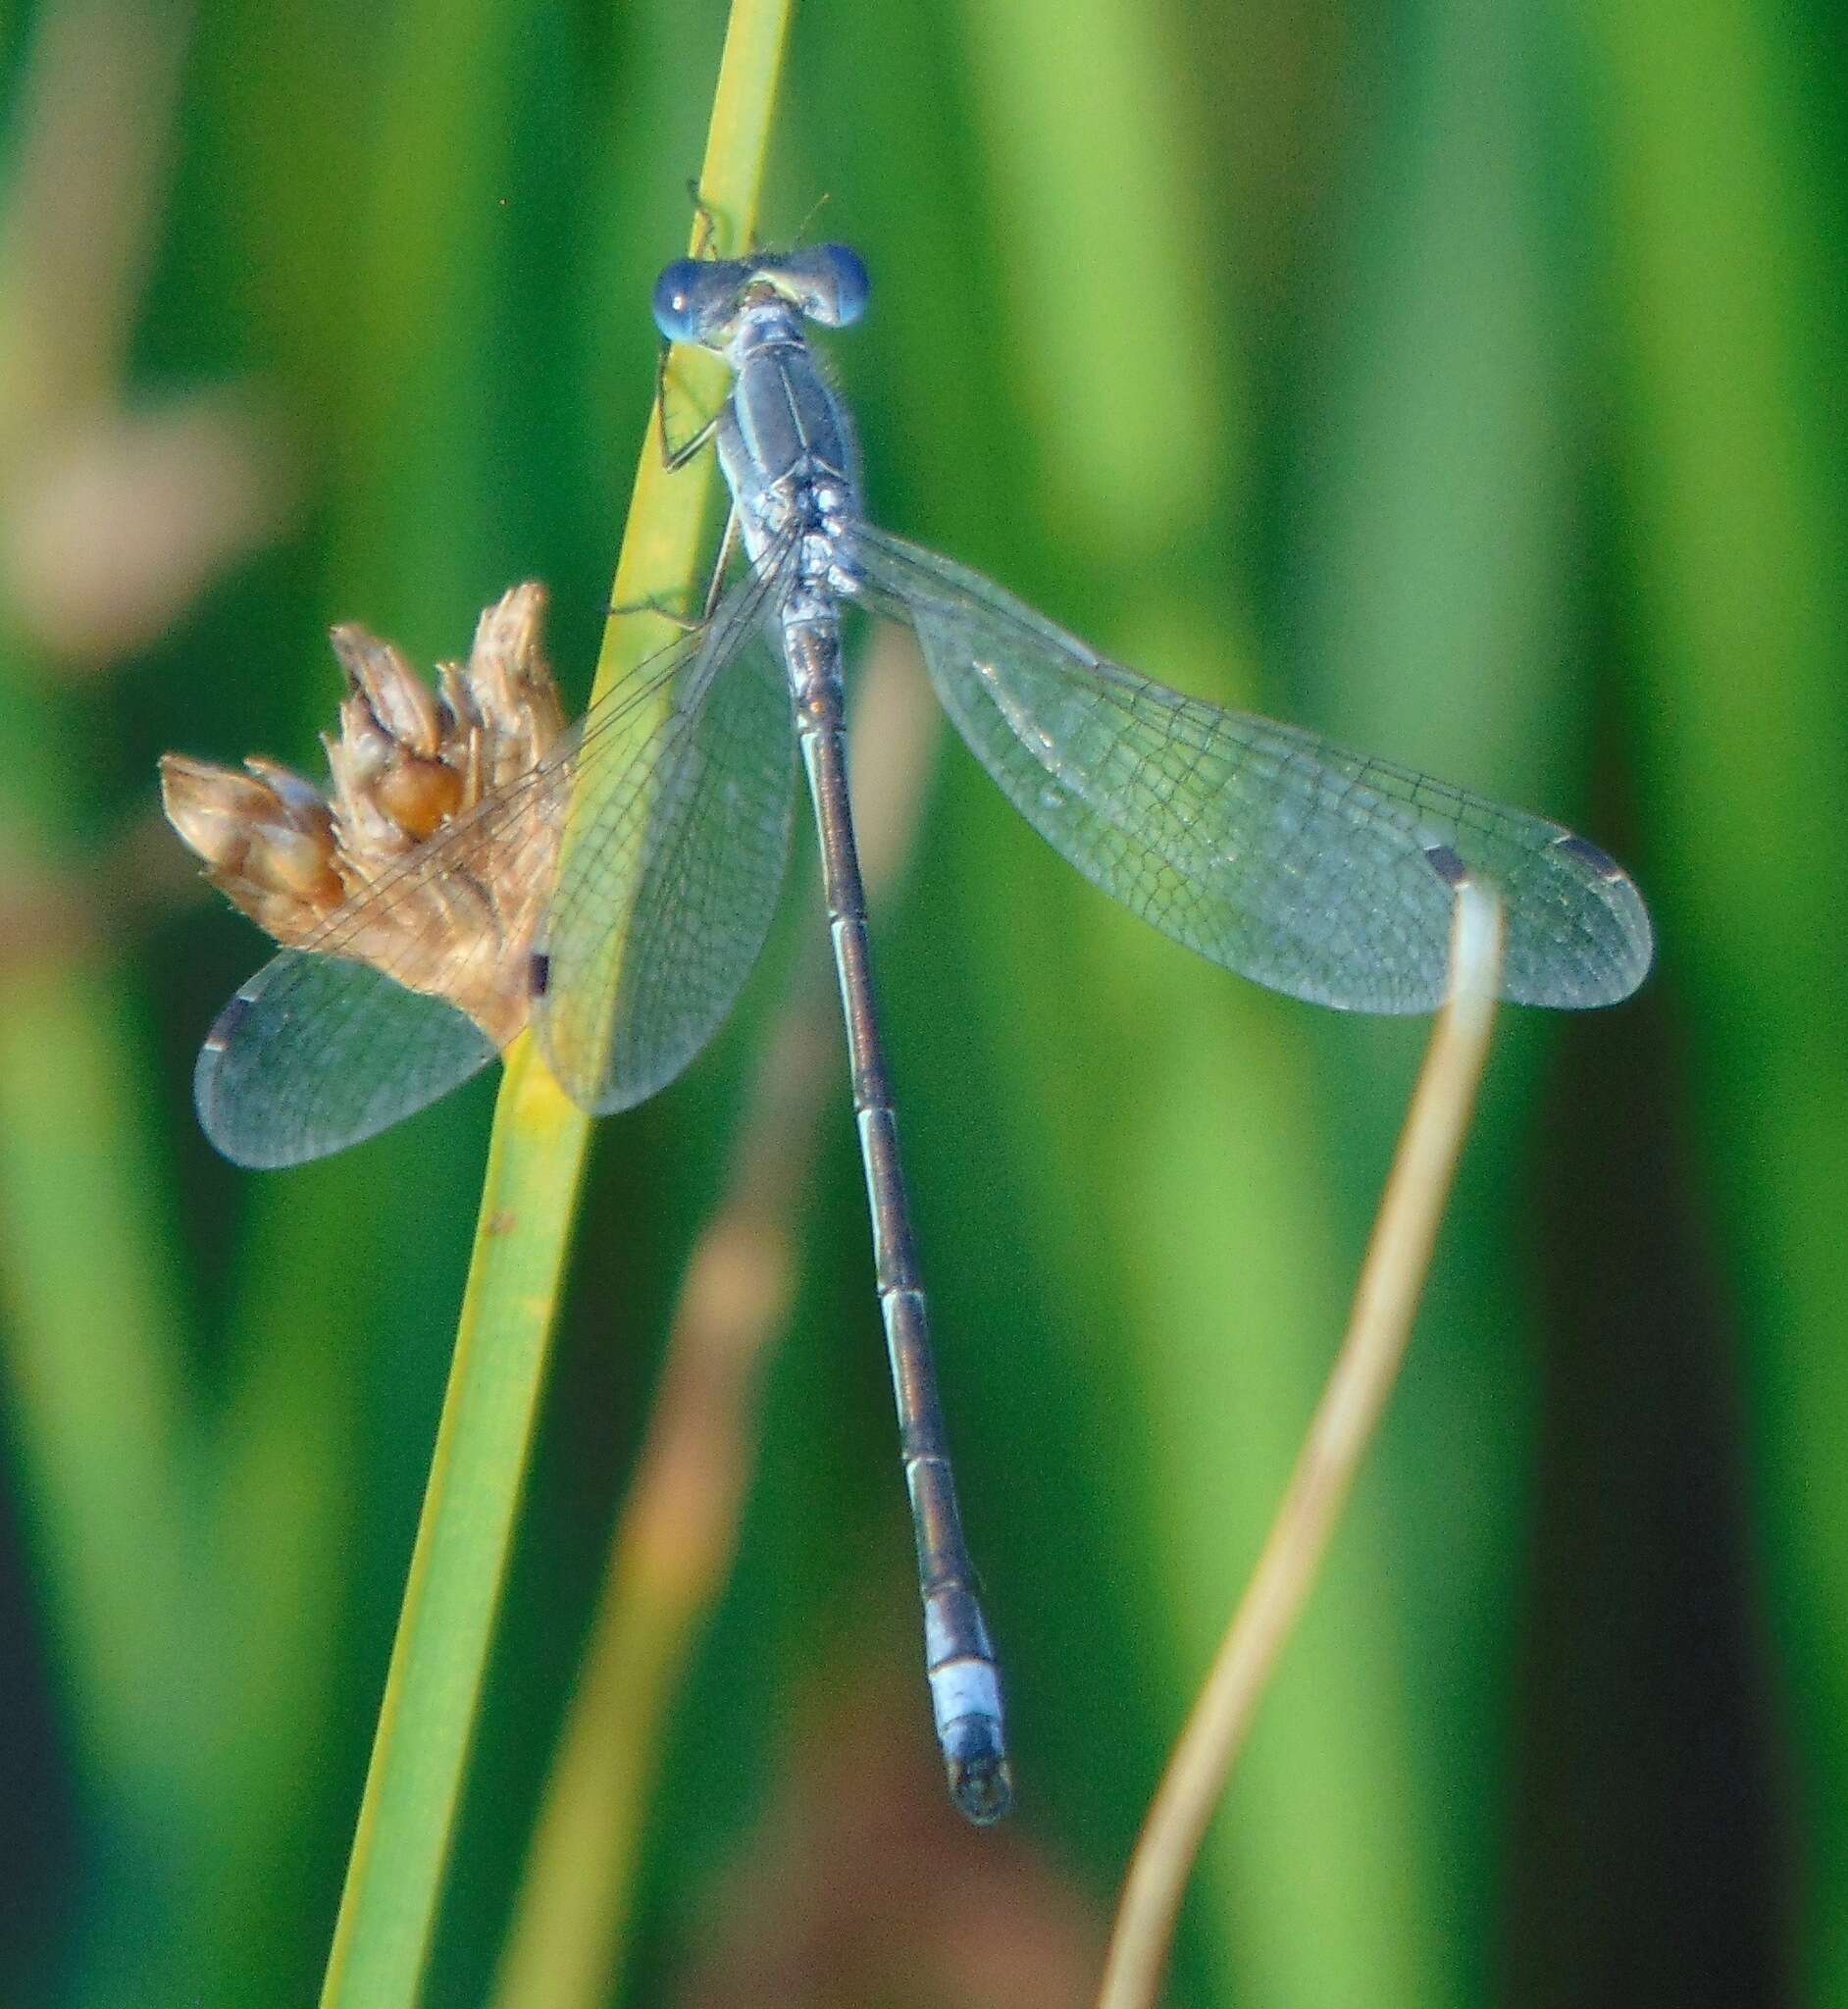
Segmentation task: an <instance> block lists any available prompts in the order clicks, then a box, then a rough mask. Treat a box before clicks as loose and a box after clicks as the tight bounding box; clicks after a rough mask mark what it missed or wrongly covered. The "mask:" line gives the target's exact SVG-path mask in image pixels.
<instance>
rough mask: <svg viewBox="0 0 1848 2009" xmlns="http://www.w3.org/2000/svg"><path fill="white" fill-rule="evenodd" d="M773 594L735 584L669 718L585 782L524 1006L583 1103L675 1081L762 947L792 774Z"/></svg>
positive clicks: (780, 870)
mask: <svg viewBox="0 0 1848 2009" xmlns="http://www.w3.org/2000/svg"><path fill="white" fill-rule="evenodd" d="M775 599H776V588H775V581H774V576H773V575H772V576H770V577H769V584H768V588H767V589H766V583H765V581H764V580H758V579H753V580H750V581H747V582H746V583H745V584H744V586H741V587H739V588H736V589H734V591H733V592H732V594H731V595H730V597H729V598H728V599H727V600H725V601H724V602H723V603H722V604H721V606H720V608H719V610H718V612H717V613H716V614H715V615H714V616H713V619H712V622H711V624H710V627H709V628H708V629H707V631H706V642H705V644H704V646H703V648H702V650H701V653H700V655H699V657H698V659H697V660H696V661H695V663H694V665H693V671H692V674H691V675H690V678H689V680H688V683H689V689H688V693H687V696H686V699H685V702H684V703H683V704H682V706H681V707H680V708H679V711H678V713H677V716H676V717H675V719H674V720H673V721H672V722H671V724H670V725H669V727H667V728H666V729H664V730H663V729H659V728H655V727H649V728H648V730H649V731H650V732H651V733H653V734H654V735H655V737H654V739H653V743H652V745H651V746H650V747H649V748H648V750H647V752H646V753H645V754H639V755H638V757H635V758H631V759H626V760H621V761H615V760H604V761H602V762H601V763H600V764H599V766H598V767H597V768H596V770H594V771H593V772H592V771H587V773H586V774H585V776H584V778H583V781H582V783H581V785H580V799H579V803H578V808H577V812H576V815H575V818H574V821H573V824H572V830H571V835H570V837H569V839H568V840H567V843H566V851H565V860H564V864H563V867H562V870H561V872H560V875H559V881H558V888H557V891H556V893H555V894H554V895H553V897H552V901H551V904H550V907H549V909H548V910H547V913H546V917H545V921H544V924H543V926H542V929H541V932H540V940H539V952H540V953H539V956H538V957H537V958H536V959H535V967H536V970H537V971H539V972H540V973H541V975H542V986H541V988H540V989H539V998H538V1000H537V1003H536V1004H535V1014H534V1015H535V1018H536V1020H537V1023H538V1026H539V1038H540V1039H541V1041H542V1042H543V1043H544V1048H545V1056H546V1059H547V1061H548V1062H549V1064H550V1066H551V1068H552V1071H553V1072H554V1073H555V1074H556V1075H557V1076H558V1079H559V1081H560V1082H561V1083H563V1085H564V1087H565V1090H566V1092H567V1093H568V1094H569V1095H570V1096H571V1098H572V1100H573V1101H574V1102H576V1103H577V1104H578V1105H579V1106H580V1107H581V1108H586V1109H590V1110H592V1111H594V1112H598V1113H607V1112H609V1111H611V1110H614V1109H625V1108H630V1107H632V1106H633V1105H634V1104H636V1103H639V1102H642V1101H644V1100H645V1099H646V1098H647V1097H648V1096H651V1095H653V1094H654V1093H655V1091H656V1090H657V1089H660V1088H663V1087H665V1086H666V1084H667V1083H668V1082H670V1081H672V1080H673V1078H674V1077H675V1076H676V1075H677V1074H679V1073H680V1071H681V1070H682V1069H683V1068H684V1067H686V1066H687V1065H688V1063H689V1062H690V1061H691V1060H692V1059H693V1056H695V1055H696V1054H697V1053H698V1052H699V1050H700V1049H701V1048H702V1047H703V1046H704V1045H705V1044H706V1042H707V1041H708V1040H709V1039H711V1037H712V1035H713V1034H714V1033H715V1032H716V1031H717V1030H718V1028H719V1026H720V1024H721V1023H722V1022H723V1020H724V1018H725V1016H726V1014H727V1013H728V1012H729V1011H730V1010H731V1008H732V1005H733V1004H734V1003H735V1001H736V1000H737V997H738V994H739V992H740V990H741V989H742V988H743V987H744V979H745V978H746V977H747V976H748V975H749V974H750V971H751V968H752V966H753V965H754V964H755V962H756V960H757V957H758V954H759V953H760V952H761V951H762V948H763V943H764V937H765V936H766V935H767V934H768V932H769V928H770V921H771V918H772V915H773V914H774V912H775V909H776V901H777V894H778V892H779V890H780V889H781V887H782V884H783V874H784V868H785V865H786V864H787V862H788V858H789V850H790V823H791V818H792V814H793V809H794V802H795V786H794V785H795V776H796V758H795V740H794V734H793V723H792V719H791V715H790V697H789V686H788V683H787V681H786V679H785V677H784V674H783V668H782V663H781V660H780V658H779V657H778V655H777V653H776V651H775V650H774V648H772V646H771V645H770V643H769V639H768V636H767V634H766V632H765V630H764V628H763V625H762V622H763V608H764V606H765V605H766V604H767V603H768V604H774V602H775Z"/></svg>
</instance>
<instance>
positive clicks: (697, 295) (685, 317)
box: [654, 258, 715, 342]
mask: <svg viewBox="0 0 1848 2009" xmlns="http://www.w3.org/2000/svg"><path fill="white" fill-rule="evenodd" d="M714 271H715V267H714V266H713V265H712V264H710V263H709V262H702V261H701V260H699V259H697V258H677V259H675V261H674V262H673V264H672V265H670V266H669V267H668V268H667V269H666V271H664V272H663V273H662V274H661V276H660V278H659V279H657V280H656V281H655V283H654V325H655V327H656V328H658V329H659V330H660V331H661V333H662V334H663V335H666V336H667V338H668V340H669V341H690V342H696V341H698V340H699V338H700V333H701V328H702V325H703V324H704V322H705V320H706V318H707V313H708V310H709V309H710V307H711V304H712V299H713V285H712V278H713V273H714Z"/></svg>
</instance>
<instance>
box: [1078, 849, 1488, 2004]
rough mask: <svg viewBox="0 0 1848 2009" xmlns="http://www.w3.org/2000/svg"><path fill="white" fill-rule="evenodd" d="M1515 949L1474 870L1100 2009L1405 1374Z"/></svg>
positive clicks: (1158, 1920)
mask: <svg viewBox="0 0 1848 2009" xmlns="http://www.w3.org/2000/svg"><path fill="white" fill-rule="evenodd" d="M1501 962H1502V910H1501V903H1500V901H1498V900H1497V899H1496V898H1495V897H1494V896H1493V895H1492V894H1485V893H1483V892H1480V891H1478V890H1477V889H1476V888H1475V887H1474V886H1472V885H1466V886H1465V887H1464V888H1463V891H1462V892H1461V893H1460V895H1459V896H1458V901H1457V917H1456V924H1455V928H1454V930H1453V933H1452V938H1451V989H1450V995H1449V997H1448V998H1447V1000H1446V1001H1445V1004H1444V1008H1443V1010H1442V1012H1441V1013H1440V1014H1439V1016H1438V1020H1437V1024H1436V1026H1435V1028H1434V1029H1433V1031H1432V1034H1431V1044H1430V1047H1429V1049H1428V1051H1427V1053H1426V1056H1425V1062H1424V1068H1423V1071H1422V1073H1421V1074H1420V1075H1419V1077H1418V1083H1417V1087H1416V1088H1415V1089H1414V1091H1413V1092H1412V1108H1411V1109H1410V1111H1409V1112H1408V1114H1407V1117H1406V1127H1405V1130H1404V1133H1403V1134H1402V1136H1401V1138H1400V1143H1399V1153H1398V1156H1397V1158H1396V1159H1394V1161H1393V1168H1392V1172H1391V1174H1390V1176H1389V1177H1388V1179H1387V1182H1386V1192H1385V1195H1384V1197H1383V1199H1382V1200H1381V1202H1380V1211H1379V1217H1378V1219H1377V1220H1376V1222H1375V1223H1374V1228H1373V1238H1372V1241H1371V1242H1370V1243H1369V1244H1368V1247H1367V1252H1366V1261H1365V1262H1364V1264H1363V1265H1362V1267H1361V1270H1360V1284H1359V1287H1358V1288H1357V1290H1356V1292H1355V1300H1354V1311H1353V1314H1352V1315H1351V1316H1350V1319H1349V1322H1348V1330H1347V1334H1346V1337H1345V1338H1344V1339H1343V1341H1342V1347H1341V1352H1340V1353H1339V1355H1337V1357H1336V1360H1335V1365H1334V1367H1333V1369H1332V1370H1331V1372H1330V1374H1329V1376H1328V1383H1327V1386H1326V1388H1325V1389H1324V1390H1323V1393H1322V1399H1321V1402H1320V1404H1319V1405H1318V1406H1317V1409H1316V1412H1315V1416H1314V1417H1313V1419H1312V1420H1311V1422H1310V1424H1309V1434H1308V1436H1307V1437H1306V1438H1305V1440H1304V1444H1303V1450H1302V1453H1301V1455H1300V1456H1299V1457H1298V1460H1297V1465H1296V1469H1295V1470H1294V1472H1293V1473H1292V1474H1291V1477H1290V1484H1289V1486H1288V1488H1287V1489H1286V1491H1285V1493H1284V1496H1283V1502H1282V1505H1281V1506H1280V1507H1279V1508H1278V1510H1277V1518H1276V1520H1275V1521H1274V1522H1273V1523H1272V1525H1271V1531H1270V1535H1269V1537H1268V1539H1267V1540H1266V1541H1265V1543H1264V1548H1263V1552H1262V1554H1261V1555H1260V1556H1259V1557H1258V1567H1257V1569H1256V1570H1255V1571H1253V1573H1252V1580H1251V1582H1250V1584H1249V1585H1248V1586H1247V1588H1246V1592H1245V1595H1244V1597H1243V1599H1241V1601H1240V1603H1239V1608H1238V1610H1237V1611H1236V1612H1235V1613H1234V1615H1233V1619H1232V1623H1231V1626H1230V1627H1229V1629H1228V1630H1227V1632H1226V1635H1225V1640H1224V1643H1223V1644H1222V1645H1221V1647H1220V1649H1219V1653H1218V1656H1217V1658H1216V1659H1215V1660H1214V1662H1213V1665H1212V1670H1211V1672H1210V1674H1208V1675H1207V1677H1206V1686H1205V1687H1204V1688H1203V1689H1202V1691H1201V1695H1200V1700H1199V1701H1198V1702H1197V1703H1196V1704H1195V1707H1194V1714H1193V1716H1192V1717H1191V1718H1190V1719H1189V1722H1188V1725H1187V1727H1186V1729H1185V1730H1184V1731H1183V1732H1182V1735H1181V1740H1180V1742H1179V1743H1178V1744H1177V1745H1176V1746H1175V1750H1174V1756H1173V1758H1172V1759H1171V1760H1170V1762H1169V1765H1168V1770H1167V1775H1166V1777H1164V1778H1163V1779H1162V1781H1161V1787H1160V1790H1159V1791H1158V1792H1157V1793H1156V1795H1155V1804H1154V1805H1153V1806H1152V1807H1151V1808H1150V1810H1149V1818H1148V1821H1147V1822H1146V1824H1145V1825H1144V1828H1143V1831H1142V1836H1141V1838H1140V1840H1139V1841H1138V1842H1137V1844H1136V1853H1135V1855H1134V1857H1133V1858H1132V1859H1131V1862H1130V1867H1129V1876H1128V1878H1127V1879H1126V1880H1125V1882H1124V1885H1123V1898H1122V1904H1121V1907H1120V1909H1119V1910H1118V1913H1117V1921H1116V1931H1115V1933H1114V1935H1113V1937H1112V1939H1111V1943H1110V1951H1109V1957H1108V1959H1107V1961H1106V1962H1105V1966H1104V1985H1103V1989H1102V1991H1101V1993H1100V1996H1099V2003H1100V2009H1151V2005H1152V2004H1153V2003H1154V2002H1155V1999H1156V1995H1157V1993H1158V1990H1159V1988H1160V1985H1161V1976H1162V1973H1163V1971H1164V1969H1165V1968H1166V1965H1167V1957H1168V1946H1169V1943H1170V1941H1171V1940H1172V1938H1173V1933H1174V1922H1175V1920H1176V1918H1177V1917H1178V1915H1179V1913H1180V1908H1181V1898H1182V1895H1183V1893H1184V1892H1185V1890H1186V1888H1187V1882H1188V1879H1189V1877H1190V1875H1191V1874H1192V1871H1193V1866H1194V1860H1195V1858H1196V1856H1198V1854H1199V1853H1200V1845H1201V1842H1202V1840H1203V1839H1204V1838H1205V1835H1206V1827H1207V1824H1208V1822H1209V1821H1210V1820H1211V1818H1212V1814H1213V1810H1214V1809H1215V1808H1216V1807H1217V1806H1218V1804H1219V1801H1220V1799H1221V1798H1222V1797H1223V1795H1224V1792H1225V1786H1226V1780H1227V1779H1228V1777H1230V1776H1231V1771H1232V1767H1233V1764H1234V1763H1235V1762H1236V1760H1237V1758H1238V1754H1239V1751H1240V1748H1241V1747H1242V1745H1243V1743H1244V1740H1245V1734H1246V1732H1247V1730H1248V1729H1249V1728H1250V1727H1251V1723H1252V1719H1253V1717H1254V1716H1255V1715H1256V1713H1257V1709H1258V1701H1259V1699H1260V1698H1261V1696H1262V1695H1263V1692H1264V1688H1265V1686H1266V1684H1267V1683H1268V1681H1269V1679H1270V1674H1271V1672H1272V1670H1273V1669H1274V1668H1275V1666H1276V1664H1277V1659H1278V1656H1279V1655H1280V1654H1281V1653H1282V1651H1283V1647H1284V1644H1285V1642H1286V1641H1287V1640H1288V1638H1289V1636H1290V1632H1291V1630H1292V1628H1293V1627H1294V1626H1295V1623H1296V1621H1297V1619H1298V1617H1299V1615H1300V1614H1301V1612H1302V1610H1303V1607H1304V1605H1305V1604H1306V1603H1307V1601H1308V1598H1309V1591H1310V1589H1311V1588H1312V1586H1313V1584H1314V1582H1315V1578H1316V1575H1317V1574H1318V1572H1319V1571H1320V1569H1321V1565H1322V1560H1323V1558H1324V1557H1325V1556H1326V1554H1327V1552H1328V1542H1329V1538H1330V1536H1331V1534H1332V1533H1333V1531H1334V1526H1335V1522H1336V1520H1338V1519H1339V1518H1340V1514H1341V1510H1342V1508H1343V1506H1344V1505H1345V1504H1346V1502H1347V1499H1348V1495H1349V1494H1350V1492H1352V1490H1353V1488H1354V1480H1355V1475H1356V1473H1357V1472H1358V1471H1359V1470H1360V1460H1361V1458H1362V1457H1363V1456H1364V1455H1365V1452H1366V1447H1367V1445H1368V1444H1369V1443H1370V1442H1371V1441H1372V1437H1373V1431H1374V1429H1375V1427H1376V1425H1377V1424H1378V1422H1379V1418H1380V1416H1381V1414H1382V1412H1383V1411H1384V1409H1385V1406H1386V1399H1387V1397H1388V1396H1389V1395H1390V1394H1391V1392H1392V1387H1393V1383H1394V1381H1395V1380H1396V1379H1397V1377H1398V1373H1399V1366H1400V1363H1401V1362H1402V1361H1403V1360H1404V1358H1405V1351H1406V1342H1407V1340H1408V1338H1409V1337H1410V1335H1411V1331H1412V1315H1413V1314H1414V1313H1415V1312H1416V1310H1417V1304H1418V1298H1419V1295H1420V1293H1421V1292H1422V1290H1423V1288H1424V1278H1425V1273H1426V1271H1427V1270H1428V1269H1429V1267H1430V1261H1431V1252H1432V1250H1433V1248H1434V1247H1435V1246H1436V1243H1437V1230H1438V1225H1439V1223H1440V1221H1441V1220H1442V1219H1443V1213H1444V1204H1445V1201H1446V1199H1447V1198H1448V1196H1449V1193H1450V1187H1451V1180H1452V1178H1453V1176H1454V1175H1455V1172H1456V1169H1457V1159H1458V1156H1459V1154H1460V1153H1461V1151H1462V1149H1463V1137H1464V1134H1465V1133H1466V1131H1467V1129H1468V1127H1469V1115H1470V1111H1471V1109H1472V1108H1474V1106H1475V1096H1476V1088H1477V1085H1478V1084H1479V1083H1480V1081H1481V1078H1482V1068H1483V1063H1484V1062H1485V1060H1486V1059H1487V1057H1488V1051H1489V1032H1490V1028H1491V1027H1492V1025H1493V1023H1494V1018H1495V1000H1496V995H1497V990H1498V983H1499V978H1500V974H1501Z"/></svg>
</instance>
